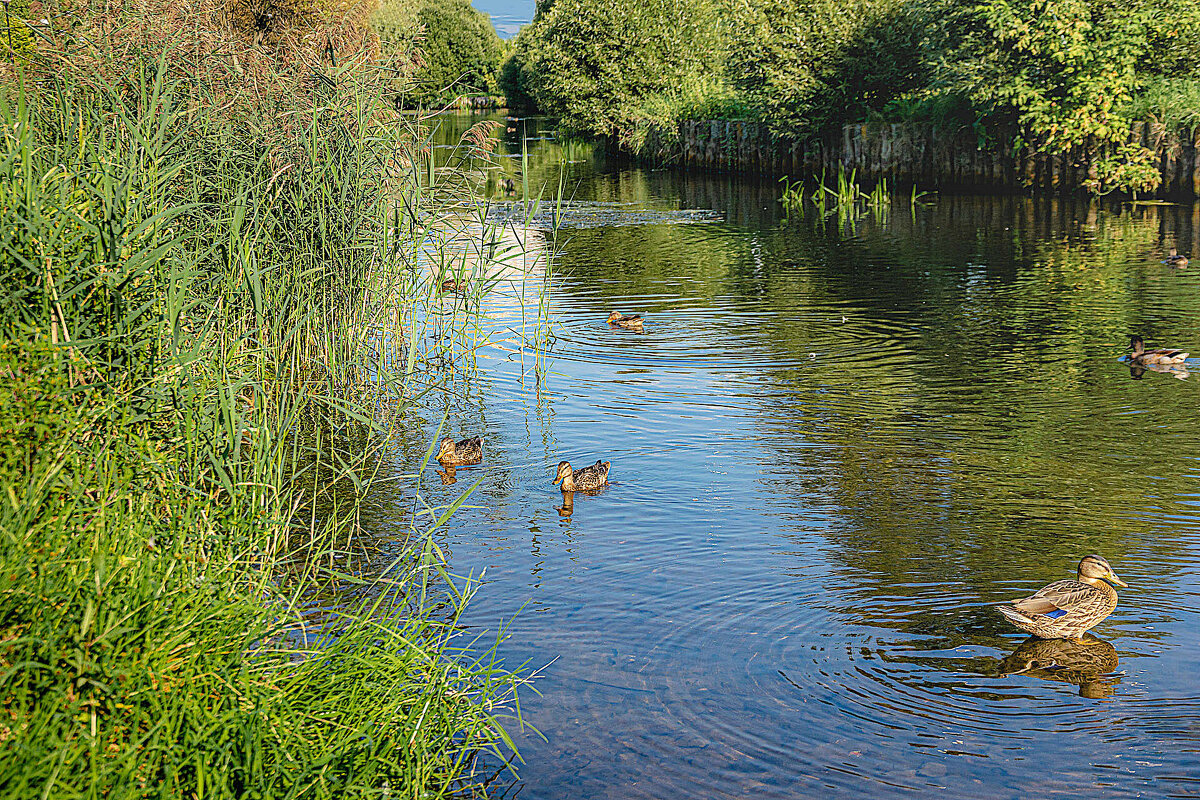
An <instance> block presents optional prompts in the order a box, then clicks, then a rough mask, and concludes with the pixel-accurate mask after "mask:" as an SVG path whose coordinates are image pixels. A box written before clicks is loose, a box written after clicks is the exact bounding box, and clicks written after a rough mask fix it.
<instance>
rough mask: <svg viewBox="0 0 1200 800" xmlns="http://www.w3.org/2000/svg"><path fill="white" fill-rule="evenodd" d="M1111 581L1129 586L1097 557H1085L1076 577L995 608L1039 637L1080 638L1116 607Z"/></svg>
mask: <svg viewBox="0 0 1200 800" xmlns="http://www.w3.org/2000/svg"><path fill="white" fill-rule="evenodd" d="M1110 583H1114V584H1116V585H1117V586H1128V585H1129V584H1127V583H1125V581H1123V580H1121V579H1120V578H1118V577H1117V573H1115V572H1113V569H1112V567H1110V566H1109V565H1108V562H1107V561H1105V560H1104V559H1103V558H1101V557H1100V556H1095V555H1093V556H1085V557H1084V559H1083V560H1082V561H1080V562H1079V574H1078V576H1077V578H1076V579H1075V580H1065V581H1055V582H1054V583H1052V584H1050V585H1049V586H1045V587H1043V588H1041V589H1039V590H1038V591H1037V593H1036V594H1034V595H1033V596H1031V597H1025V598H1021V599H1020V600H1010V601H1008V605H1002V606H998V607H997V608H996V610H997V611H999V612H1000V613H1001V614H1002V615H1004V617H1005V619H1007V620H1008V621H1009V622H1011V623H1012V624H1013V625H1016V626H1017V627H1018V628H1020V629H1021V630H1023V631H1025V632H1026V633H1032V634H1033V635H1034V636H1037V637H1039V638H1041V639H1079V638H1080V637H1082V636H1083V634H1084V632H1085V631H1087V630H1088V629H1089V628H1093V627H1095V626H1096V625H1098V624H1099V623H1100V621H1101V620H1103V619H1104V618H1105V617H1107V616H1108V615H1109V614H1111V613H1112V612H1113V610H1114V609H1115V608H1116V607H1117V592H1116V590H1115V589H1113V588H1112V586H1110V585H1109V584H1110Z"/></svg>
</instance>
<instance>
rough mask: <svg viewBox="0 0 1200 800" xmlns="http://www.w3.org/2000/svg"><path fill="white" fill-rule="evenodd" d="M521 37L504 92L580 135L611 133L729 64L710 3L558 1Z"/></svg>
mask: <svg viewBox="0 0 1200 800" xmlns="http://www.w3.org/2000/svg"><path fill="white" fill-rule="evenodd" d="M541 8H542V9H543V11H542V13H541V15H540V16H539V17H538V18H537V19H535V20H534V22H533V23H532V24H531V25H530V26H529V27H527V28H526V29H525V30H524V31H522V32H521V36H520V37H519V39H518V41H517V45H516V50H515V52H514V54H513V56H512V59H511V61H510V64H509V65H508V66H507V68H506V75H505V78H504V86H505V88H506V89H507V90H508V91H510V92H511V93H512V94H513V95H514V96H516V97H517V98H518V99H519V98H520V97H521V95H523V94H528V96H530V97H532V99H533V100H534V102H535V103H536V104H537V107H538V108H540V109H541V110H542V111H545V112H547V113H550V114H555V115H557V116H559V117H560V118H561V120H562V121H563V123H564V124H565V125H566V126H567V127H568V128H572V129H575V130H578V131H586V132H590V133H596V134H602V135H610V134H613V133H616V132H617V131H619V130H621V129H622V128H624V127H626V126H627V125H628V124H629V123H630V122H631V121H632V120H633V119H634V118H635V117H636V116H637V114H638V108H639V106H640V105H641V104H642V102H643V101H644V100H645V99H646V98H648V97H650V96H652V95H655V94H657V93H661V92H664V91H667V90H670V89H672V88H673V87H678V86H679V85H681V84H682V83H684V82H686V81H688V80H692V79H695V78H696V76H699V75H703V74H704V73H706V72H711V71H713V70H719V69H720V68H721V62H722V58H723V51H722V47H721V38H720V36H719V35H718V25H719V20H720V19H721V17H720V14H719V10H718V9H717V7H716V6H715V4H714V3H712V2H710V0H603V2H599V3H597V2H594V1H593V0H554V2H553V3H552V4H550V3H543V4H542V5H541Z"/></svg>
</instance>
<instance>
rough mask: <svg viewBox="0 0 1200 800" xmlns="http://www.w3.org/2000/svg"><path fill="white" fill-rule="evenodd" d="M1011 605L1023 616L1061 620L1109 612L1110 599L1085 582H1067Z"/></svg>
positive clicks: (1044, 589) (1042, 590)
mask: <svg viewBox="0 0 1200 800" xmlns="http://www.w3.org/2000/svg"><path fill="white" fill-rule="evenodd" d="M1011 604H1012V606H1013V607H1014V608H1016V609H1017V610H1018V611H1020V612H1021V613H1022V614H1026V615H1029V614H1041V615H1042V616H1046V617H1050V618H1051V619H1059V618H1060V617H1064V616H1066V615H1067V614H1094V613H1097V612H1099V611H1103V610H1107V607H1108V597H1107V596H1106V595H1105V594H1104V592H1102V591H1100V590H1099V589H1097V588H1096V587H1094V586H1091V585H1089V584H1086V583H1084V582H1083V581H1073V580H1065V581H1056V582H1054V583H1052V584H1050V585H1049V586H1045V587H1043V588H1041V589H1039V590H1038V592H1037V594H1035V595H1033V596H1032V597H1025V598H1022V599H1020V600H1013V601H1012V603H1011Z"/></svg>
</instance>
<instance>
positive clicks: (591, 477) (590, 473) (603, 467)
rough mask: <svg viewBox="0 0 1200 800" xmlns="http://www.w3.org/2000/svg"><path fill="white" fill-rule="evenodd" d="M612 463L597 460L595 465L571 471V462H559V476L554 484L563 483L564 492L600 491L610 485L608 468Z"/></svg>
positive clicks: (555, 477) (555, 478)
mask: <svg viewBox="0 0 1200 800" xmlns="http://www.w3.org/2000/svg"><path fill="white" fill-rule="evenodd" d="M610 464H611V462H608V461H600V460H599V459H597V460H596V463H595V464H592V465H591V466H590V467H584V468H583V469H575V470H573V469H571V465H570V463H569V462H566V461H560V462H558V474H557V475H555V476H554V482H555V483H558V482H559V481H562V488H563V491H564V492H574V491H576V490H579V489H581V490H583V491H587V490H589V489H599V488H600V487H601V486H607V485H608V468H609V466H610Z"/></svg>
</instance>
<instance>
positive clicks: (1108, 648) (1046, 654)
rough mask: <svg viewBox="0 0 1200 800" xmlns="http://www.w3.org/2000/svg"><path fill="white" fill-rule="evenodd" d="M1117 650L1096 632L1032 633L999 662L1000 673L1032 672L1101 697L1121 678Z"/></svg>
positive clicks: (1044, 678) (1089, 696)
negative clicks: (1076, 634)
mask: <svg viewBox="0 0 1200 800" xmlns="http://www.w3.org/2000/svg"><path fill="white" fill-rule="evenodd" d="M1116 669H1117V651H1116V648H1114V647H1113V646H1112V645H1111V644H1109V643H1108V642H1106V641H1104V640H1103V639H1099V638H1097V637H1095V636H1093V635H1091V634H1090V633H1089V634H1086V635H1085V636H1084V637H1083V638H1082V639H1039V638H1038V637H1036V636H1030V637H1029V638H1028V639H1026V640H1025V641H1024V642H1023V643H1022V644H1021V646H1020V647H1018V648H1017V649H1016V650H1014V651H1013V652H1012V653H1010V654H1009V655H1008V656H1007V657H1006V658H1005V659H1004V660H1003V661H1001V662H1000V667H999V672H998V674H999V676H1000V677H1004V676H1006V675H1030V676H1032V677H1034V678H1041V679H1042V680H1044V681H1063V682H1064V683H1071V684H1074V685H1076V686H1078V687H1079V696H1080V697H1086V698H1089V699H1092V700H1099V699H1102V698H1105V697H1110V696H1112V694H1113V692H1115V691H1116V685H1117V684H1118V683H1119V682H1120V680H1121V678H1120V676H1118V675H1113V674H1112V673H1113V672H1114V671H1116Z"/></svg>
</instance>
